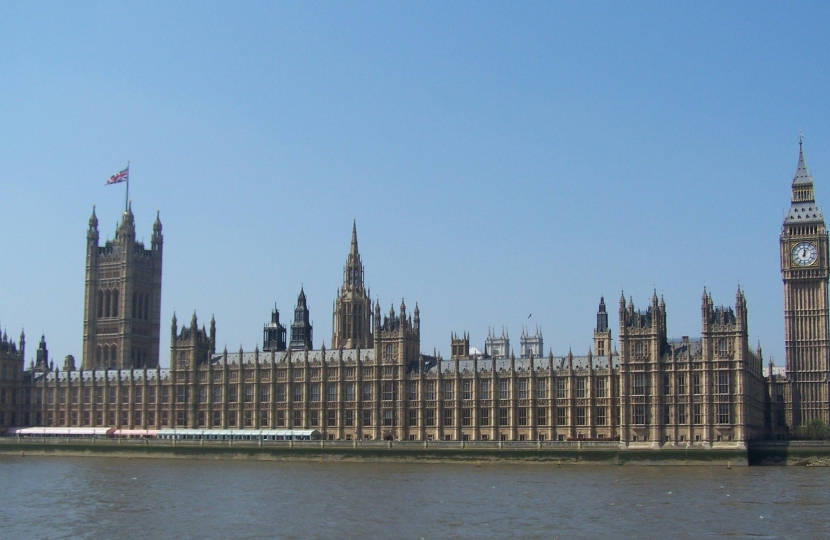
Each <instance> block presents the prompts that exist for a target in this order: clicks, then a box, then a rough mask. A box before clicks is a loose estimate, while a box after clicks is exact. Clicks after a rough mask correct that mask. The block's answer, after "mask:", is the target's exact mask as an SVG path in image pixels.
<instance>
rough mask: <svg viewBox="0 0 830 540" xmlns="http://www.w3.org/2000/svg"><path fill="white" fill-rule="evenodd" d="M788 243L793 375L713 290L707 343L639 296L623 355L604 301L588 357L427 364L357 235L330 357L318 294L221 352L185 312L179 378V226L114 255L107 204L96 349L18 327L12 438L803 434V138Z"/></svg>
mask: <svg viewBox="0 0 830 540" xmlns="http://www.w3.org/2000/svg"><path fill="white" fill-rule="evenodd" d="M779 245H780V261H781V276H782V279H783V284H784V325H785V341H786V342H785V350H786V366H785V368H784V370H780V371H779V370H773V369H772V364H771V363H770V364H769V366H768V367H767V368H765V366H764V365H763V358H762V354H761V350H760V347H759V348H757V349H754V348H752V347H750V345H749V342H748V314H749V303H748V301H747V298H746V297H745V295H744V291H742V290H741V289H740V288H739V289H738V290H737V291H736V292H735V297H734V303H732V304H731V305H725V306H724V305H720V304H717V303H716V302H715V299H713V298H712V296H711V294H710V293H709V292H707V291H706V290H704V291H703V292H702V295H701V298H700V324H701V329H700V336H698V337H683V338H681V339H678V340H675V339H669V338H668V337H667V336H668V332H667V329H668V308H667V306H666V304H665V302H664V301H663V299H661V298H659V297H658V296H657V295H656V294H655V295H654V296H652V297H651V298H650V299H646V300H645V302H643V303H642V304H640V305H635V303H634V302H633V300H632V299H626V298H625V297H624V296H621V297H620V298H619V302H618V310H617V314H618V321H619V326H618V327H617V328H616V329H615V330H616V332H617V336H616V339H617V344H618V346H617V347H616V348H615V347H614V346H613V345H612V327H611V325H610V324H609V314H608V304H606V301H605V299H604V298H600V299H599V303H598V308H597V314H596V321H595V324H594V338H593V343H591V344H590V345H589V344H586V347H585V349H588V351H589V352H588V354H587V355H584V356H576V355H573V354H572V353H570V352H569V353H568V354H567V355H564V356H554V355H553V354H552V353H548V354H545V352H544V347H543V345H544V341H543V336H542V334H541V332H539V331H538V330H537V331H535V332H533V333H530V332H525V331H523V332H522V334H521V336H520V337H519V347H518V355H516V354H515V353H514V350H513V348H512V347H511V344H510V337H509V335H507V334H506V333H501V334H498V333H493V332H489V333H488V336H487V338H486V341H485V343H484V348H483V351H479V350H478V349H476V348H474V347H471V345H470V339H469V334H467V333H466V332H464V333H459V334H456V333H452V334H451V343H450V351H451V354H450V356H449V358H443V357H441V356H440V355H437V354H436V355H428V354H424V353H423V352H422V351H421V348H420V344H421V341H420V329H421V314H420V312H419V309H418V306H417V304H415V306H414V309H412V310H411V311H410V310H409V308H408V307H407V305H406V304H405V303H404V302H403V301H401V304H400V306H399V307H398V308H397V310H395V309H394V308H392V309H390V310H389V311H388V312H384V311H382V310H381V307H380V305H379V304H378V303H377V302H376V301H375V302H374V303H373V300H372V299H371V298H370V295H369V293H368V289H367V287H366V284H365V281H364V266H363V261H362V260H361V256H360V251H359V249H358V235H357V229H356V226H353V228H352V231H351V243H350V245H349V249H348V254H347V256H346V262H345V265H344V268H343V282H342V285H341V287H340V288H339V289H338V290H337V292H336V295H335V299H334V306H333V313H332V335H331V340H330V342H329V343H330V348H325V346H321V347H319V348H315V341H314V337H313V328H312V325H311V323H310V320H311V319H310V317H309V309H308V306H307V303H306V297H305V293H304V291H303V290H300V292H299V295H298V298H297V303H296V307H295V308H294V313H293V318H291V320H290V322H289V321H285V323H283V322H281V321H280V313H279V311H278V310H277V309H276V308H275V309H273V310H272V311H271V316H270V319H269V320H268V321H267V322H266V323H265V324H264V325H263V340H262V346H261V347H260V346H256V347H255V348H254V349H253V350H247V351H245V350H242V349H240V350H238V351H228V350H221V351H219V350H217V349H216V335H217V324H216V322H215V321H214V320H213V319H211V320H210V322H209V323H208V325H207V326H205V325H204V324H202V325H200V323H199V320H198V319H197V316H196V314H195V313H194V314H193V316H192V317H191V319H190V320H189V321H186V322H185V323H184V324H181V325H180V324H179V321H178V320H177V319H176V316H175V315H174V316H173V317H172V321H171V323H170V326H169V337H170V360H169V368H162V367H161V366H160V363H159V358H160V350H159V342H160V336H161V311H160V305H161V276H162V252H163V235H162V224H161V221H160V219H159V217H158V216H156V220H155V223H154V224H153V227H152V236H151V241H150V245H149V247H148V246H145V245H144V244H143V243H141V242H138V241H136V228H135V222H134V216H133V213H132V209H131V208H130V207H127V209H126V211H125V212H124V214H123V216H122V220H121V223H120V225H119V226H118V228H117V231H116V233H115V237H114V238H113V239H112V240H108V241H106V242H105V243H104V244H103V245H101V243H100V239H99V230H98V220H97V218H96V215H95V211H94V209H93V213H92V216H91V217H90V220H89V228H88V232H87V245H86V278H85V294H84V323H83V353H82V358H81V359H80V362H79V365H76V362H75V359H74V358H73V357H71V356H68V357H66V358H65V360H64V361H63V365H62V366H60V365H56V364H55V362H54V361H53V360H50V358H49V351H48V348H47V344H46V339H45V338H44V337H41V339H40V341H39V342H38V344H37V347H36V351H35V353H34V355H29V356H27V351H26V339H25V336H24V335H23V334H22V333H21V335H20V338H19V340H18V341H17V342H15V341H14V340H13V338H9V337H8V336H7V335H6V333H5V332H4V333H3V335H2V338H0V427H1V428H3V429H4V430H5V428H8V427H11V426H79V427H82V426H90V427H97V426H107V427H117V428H126V429H161V428H165V427H187V428H204V429H211V428H224V429H228V428H234V429H248V428H250V429H262V428H302V429H314V430H319V432H320V433H321V434H322V437H323V438H324V439H328V440H364V439H371V440H411V441H429V440H451V441H465V440H469V441H477V440H478V441H484V440H490V441H493V440H498V441H530V440H534V441H579V440H593V441H597V440H605V441H618V442H619V444H620V445H621V446H622V447H648V448H663V447H678V446H690V447H691V446H699V447H703V448H717V447H743V446H745V445H746V443H747V442H749V441H751V440H754V439H770V438H773V439H786V438H788V437H790V436H791V435H792V433H793V430H794V429H795V428H796V427H798V426H801V425H802V424H804V423H806V422H808V421H810V420H812V419H821V420H823V421H825V422H827V421H829V420H830V392H828V387H829V385H830V341H828V339H830V338H828V290H827V285H828V268H829V265H830V261H828V239H827V230H826V226H825V221H824V216H823V214H822V213H821V211H820V209H819V208H818V206H817V205H816V200H815V195H814V186H813V179H812V177H811V175H810V173H809V171H808V169H807V166H806V163H805V161H804V156H803V152H802V151H801V143H799V156H798V164H797V167H796V172H795V175H794V178H793V180H792V197H791V204H790V209H789V212H788V213H787V214H786V216H785V218H784V221H783V223H782V229H781V233H780V237H779ZM720 301H722V300H720ZM730 301H731V299H730ZM609 304H610V303H609ZM586 324H590V322H589V321H586ZM27 358H29V359H30V360H29V364H28V366H27V365H26V360H27Z"/></svg>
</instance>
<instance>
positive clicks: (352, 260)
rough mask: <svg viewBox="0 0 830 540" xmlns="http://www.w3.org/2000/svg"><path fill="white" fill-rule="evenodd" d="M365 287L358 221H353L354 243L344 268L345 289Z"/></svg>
mask: <svg viewBox="0 0 830 540" xmlns="http://www.w3.org/2000/svg"><path fill="white" fill-rule="evenodd" d="M362 288H363V264H362V263H361V262H360V253H359V252H358V250H357V221H356V220H355V221H352V245H351V247H350V248H349V256H348V257H347V258H346V266H345V268H344V269H343V290H344V291H345V290H351V289H362Z"/></svg>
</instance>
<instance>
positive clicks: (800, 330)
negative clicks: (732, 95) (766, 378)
mask: <svg viewBox="0 0 830 540" xmlns="http://www.w3.org/2000/svg"><path fill="white" fill-rule="evenodd" d="M780 241H781V277H782V279H783V280H784V346H785V352H786V363H787V365H786V370H787V376H788V380H789V386H788V392H787V402H788V403H787V405H788V407H787V423H788V424H789V425H790V428H795V427H797V426H800V425H802V424H804V423H806V422H809V421H810V420H812V419H814V418H820V419H822V420H824V421H825V422H827V421H828V420H830V419H829V418H828V412H829V411H830V395H828V386H829V385H830V342H828V301H827V280H828V244H827V229H826V228H825V225H824V215H823V214H822V213H821V210H820V209H819V208H818V206H816V200H815V195H814V193H813V177H812V176H810V172H809V171H808V170H807V165H806V164H805V163H804V152H803V150H802V142H801V141H800V140H799V143H798V167H797V168H796V171H795V177H794V178H793V183H792V203H791V204H790V211H789V212H788V213H787V216H786V217H785V218H784V224H783V227H782V230H781V238H780Z"/></svg>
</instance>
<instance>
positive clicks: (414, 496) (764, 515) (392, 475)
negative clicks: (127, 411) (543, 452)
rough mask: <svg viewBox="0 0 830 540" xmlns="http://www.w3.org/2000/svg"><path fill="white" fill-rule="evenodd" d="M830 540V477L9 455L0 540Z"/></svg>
mask: <svg viewBox="0 0 830 540" xmlns="http://www.w3.org/2000/svg"><path fill="white" fill-rule="evenodd" d="M600 537H611V538H707V537H708V538H721V537H728V538H830V468H818V467H816V468H807V467H735V468H732V469H727V468H725V467H706V466H691V467H682V466H678V467H674V466H626V467H618V466H608V465H606V466H593V465H569V466H565V465H563V466H561V467H558V466H556V465H555V464H544V465H541V464H489V463H484V464H482V465H481V466H479V467H477V466H475V465H474V464H458V463H447V464H434V463H432V464H410V463H334V462H323V463H317V462H288V461H268V462H257V461H207V460H193V461H188V460H183V459H118V458H98V457H89V458H71V457H19V456H0V538H3V539H7V538H8V539H16V538H26V539H29V538H32V539H37V538H174V539H185V538H412V539H420V538H546V539H547V538H600Z"/></svg>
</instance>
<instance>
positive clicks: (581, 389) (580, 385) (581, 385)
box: [576, 377, 585, 398]
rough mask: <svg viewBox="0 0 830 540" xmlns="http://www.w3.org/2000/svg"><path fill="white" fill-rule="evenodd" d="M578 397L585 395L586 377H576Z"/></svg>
mask: <svg viewBox="0 0 830 540" xmlns="http://www.w3.org/2000/svg"><path fill="white" fill-rule="evenodd" d="M576 397H578V398H584V397H585V377H578V378H577V379H576Z"/></svg>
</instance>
